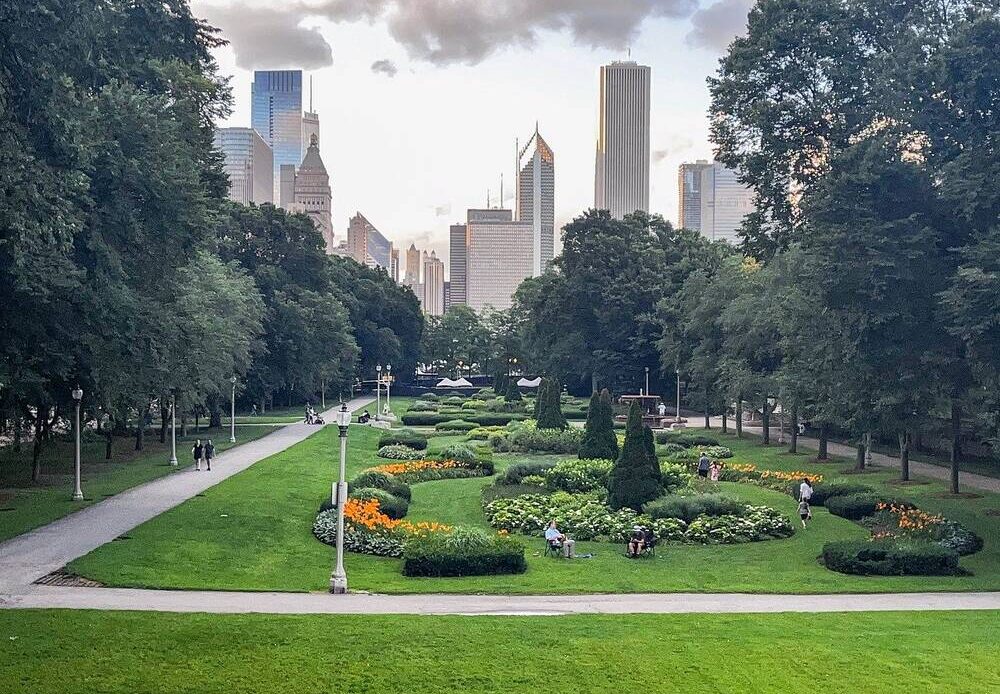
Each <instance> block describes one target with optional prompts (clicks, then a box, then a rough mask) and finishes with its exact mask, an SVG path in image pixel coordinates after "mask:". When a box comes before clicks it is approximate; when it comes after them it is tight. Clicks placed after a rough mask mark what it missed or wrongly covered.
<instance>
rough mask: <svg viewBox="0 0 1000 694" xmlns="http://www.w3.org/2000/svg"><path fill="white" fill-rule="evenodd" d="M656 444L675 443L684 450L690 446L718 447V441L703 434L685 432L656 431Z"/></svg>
mask: <svg viewBox="0 0 1000 694" xmlns="http://www.w3.org/2000/svg"><path fill="white" fill-rule="evenodd" d="M656 442H657V443H676V444H679V445H681V446H684V448H691V447H692V446H718V445H719V439H717V438H715V437H714V436H707V435H705V434H695V433H692V432H687V431H658V432H656Z"/></svg>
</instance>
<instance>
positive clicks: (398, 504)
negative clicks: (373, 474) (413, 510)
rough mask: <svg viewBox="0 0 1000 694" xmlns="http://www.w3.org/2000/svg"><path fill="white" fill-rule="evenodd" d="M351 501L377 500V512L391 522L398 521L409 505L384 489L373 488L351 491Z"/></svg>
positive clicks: (408, 508)
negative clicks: (387, 517) (390, 519)
mask: <svg viewBox="0 0 1000 694" xmlns="http://www.w3.org/2000/svg"><path fill="white" fill-rule="evenodd" d="M350 497H351V498H352V499H358V500H360V501H367V500H368V499H377V500H378V510H379V511H381V512H382V513H384V514H385V515H387V516H389V518H392V519H393V520H399V519H400V518H402V517H404V516H405V515H406V513H407V511H409V510H410V504H409V502H408V501H407V500H406V499H401V498H400V497H398V496H394V495H392V494H390V493H389V492H387V491H385V490H384V489H376V488H375V487H361V488H360V489H352V490H351V493H350Z"/></svg>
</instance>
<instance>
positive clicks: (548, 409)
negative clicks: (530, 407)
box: [535, 378, 569, 431]
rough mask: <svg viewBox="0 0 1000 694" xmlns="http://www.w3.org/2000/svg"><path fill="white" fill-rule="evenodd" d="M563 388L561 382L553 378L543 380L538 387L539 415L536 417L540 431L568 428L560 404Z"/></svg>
mask: <svg viewBox="0 0 1000 694" xmlns="http://www.w3.org/2000/svg"><path fill="white" fill-rule="evenodd" d="M561 390H562V388H561V387H560V386H559V382H558V381H556V380H554V379H551V378H543V379H542V382H541V383H540V384H539V386H538V397H537V400H536V403H537V414H536V416H535V418H536V420H537V422H538V428H539V429H558V430H560V431H562V430H563V429H565V428H566V427H567V426H569V425H568V424H567V423H566V418H565V417H563V413H562V408H561V405H560V402H559V393H560V391H561Z"/></svg>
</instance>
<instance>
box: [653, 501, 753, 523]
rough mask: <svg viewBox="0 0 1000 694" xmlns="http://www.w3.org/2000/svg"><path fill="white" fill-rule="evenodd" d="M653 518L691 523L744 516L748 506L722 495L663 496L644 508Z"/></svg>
mask: <svg viewBox="0 0 1000 694" xmlns="http://www.w3.org/2000/svg"><path fill="white" fill-rule="evenodd" d="M642 510H643V511H644V512H645V513H646V514H647V515H649V516H650V517H651V518H680V519H681V520H683V521H686V522H688V523H690V522H691V521H693V520H694V519H695V518H697V517H698V516H737V517H739V516H742V515H743V514H744V512H745V511H746V504H744V503H742V502H740V501H738V500H736V499H733V498H732V497H728V496H723V495H722V494H695V495H694V496H674V495H670V496H661V497H660V498H659V499H654V500H653V501H650V502H649V503H647V504H645V505H644V506H643V507H642Z"/></svg>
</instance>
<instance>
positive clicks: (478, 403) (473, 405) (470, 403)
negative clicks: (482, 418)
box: [462, 400, 486, 410]
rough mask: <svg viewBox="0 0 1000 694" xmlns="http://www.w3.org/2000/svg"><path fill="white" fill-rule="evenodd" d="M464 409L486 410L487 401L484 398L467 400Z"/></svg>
mask: <svg viewBox="0 0 1000 694" xmlns="http://www.w3.org/2000/svg"><path fill="white" fill-rule="evenodd" d="M462 409H463V410H485V409H486V403H485V402H483V401H482V400H466V401H465V402H463V403H462Z"/></svg>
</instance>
